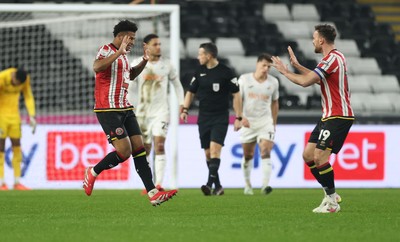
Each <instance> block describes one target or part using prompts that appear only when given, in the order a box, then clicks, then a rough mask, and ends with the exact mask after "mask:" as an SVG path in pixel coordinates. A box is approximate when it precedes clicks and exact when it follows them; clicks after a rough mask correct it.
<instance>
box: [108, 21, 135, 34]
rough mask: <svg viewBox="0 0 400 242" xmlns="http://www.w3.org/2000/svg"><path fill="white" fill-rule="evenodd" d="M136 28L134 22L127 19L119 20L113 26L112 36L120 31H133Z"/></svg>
mask: <svg viewBox="0 0 400 242" xmlns="http://www.w3.org/2000/svg"><path fill="white" fill-rule="evenodd" d="M137 30H138V27H137V25H136V24H135V23H133V22H131V21H129V20H122V21H120V22H119V23H118V24H117V25H115V26H114V32H113V33H114V37H117V35H118V34H119V33H121V32H134V33H136V31H137Z"/></svg>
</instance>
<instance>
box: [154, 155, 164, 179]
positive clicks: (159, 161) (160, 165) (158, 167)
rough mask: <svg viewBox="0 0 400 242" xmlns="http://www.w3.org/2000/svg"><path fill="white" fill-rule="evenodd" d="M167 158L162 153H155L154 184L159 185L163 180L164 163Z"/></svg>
mask: <svg viewBox="0 0 400 242" xmlns="http://www.w3.org/2000/svg"><path fill="white" fill-rule="evenodd" d="M166 163H167V160H166V158H165V154H164V155H156V156H155V158H154V169H155V176H156V182H155V184H156V185H161V183H162V181H163V180H164V173H165V165H166Z"/></svg>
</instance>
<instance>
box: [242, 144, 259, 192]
mask: <svg viewBox="0 0 400 242" xmlns="http://www.w3.org/2000/svg"><path fill="white" fill-rule="evenodd" d="M255 147H256V142H252V143H243V144H242V148H243V159H242V171H243V176H244V182H245V187H244V194H246V195H253V194H254V193H253V188H252V186H251V180H250V175H251V170H252V167H253V160H254V150H255Z"/></svg>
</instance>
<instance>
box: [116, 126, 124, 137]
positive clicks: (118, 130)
mask: <svg viewBox="0 0 400 242" xmlns="http://www.w3.org/2000/svg"><path fill="white" fill-rule="evenodd" d="M115 133H116V134H117V135H121V134H123V133H124V130H123V129H122V128H117V129H116V130H115Z"/></svg>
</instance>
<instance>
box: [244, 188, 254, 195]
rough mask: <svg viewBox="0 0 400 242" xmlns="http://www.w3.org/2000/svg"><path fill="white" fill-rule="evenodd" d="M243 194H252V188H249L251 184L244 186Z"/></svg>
mask: <svg viewBox="0 0 400 242" xmlns="http://www.w3.org/2000/svg"><path fill="white" fill-rule="evenodd" d="M244 195H254V192H253V188H251V186H245V187H244Z"/></svg>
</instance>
